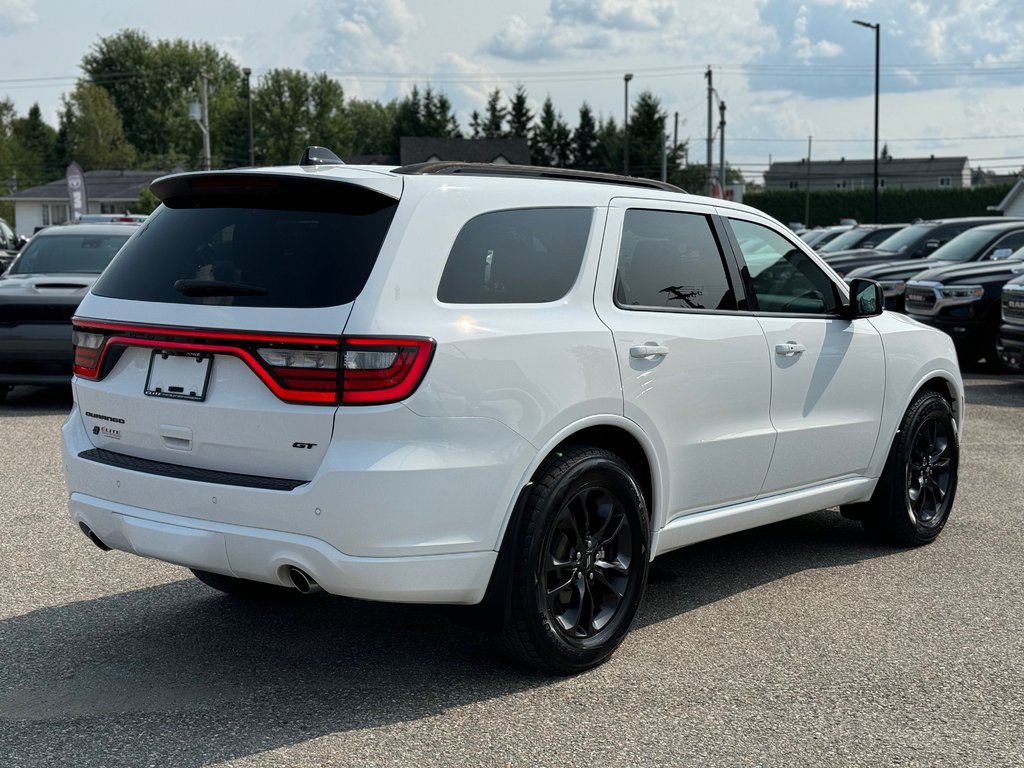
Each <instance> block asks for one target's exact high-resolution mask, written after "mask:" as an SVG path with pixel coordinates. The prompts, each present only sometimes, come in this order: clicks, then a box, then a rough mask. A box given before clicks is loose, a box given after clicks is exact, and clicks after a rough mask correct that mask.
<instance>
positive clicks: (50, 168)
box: [11, 104, 64, 188]
mask: <svg viewBox="0 0 1024 768" xmlns="http://www.w3.org/2000/svg"><path fill="white" fill-rule="evenodd" d="M11 137H12V138H13V140H14V142H15V143H16V145H17V146H19V147H20V148H21V149H23V150H24V151H25V153H26V155H27V159H28V162H27V163H26V165H25V166H23V167H22V168H21V169H20V171H21V172H20V173H19V176H20V178H19V181H18V186H19V187H21V188H25V187H31V186H35V185H37V184H44V183H46V182H47V181H52V180H53V179H56V178H60V176H61V174H62V173H63V172H64V168H63V166H61V164H60V162H59V160H58V159H57V131H56V129H54V128H53V127H52V126H50V125H47V124H46V123H45V122H44V121H43V115H42V112H41V111H40V110H39V105H38V104H33V105H32V106H31V107H29V110H28V115H27V116H26V117H20V118H15V119H14V120H13V121H11Z"/></svg>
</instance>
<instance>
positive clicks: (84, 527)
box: [78, 523, 111, 552]
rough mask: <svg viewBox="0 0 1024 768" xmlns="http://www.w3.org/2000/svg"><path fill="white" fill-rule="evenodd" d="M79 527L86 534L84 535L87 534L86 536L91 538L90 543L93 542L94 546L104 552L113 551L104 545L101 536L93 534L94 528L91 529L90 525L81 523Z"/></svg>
mask: <svg viewBox="0 0 1024 768" xmlns="http://www.w3.org/2000/svg"><path fill="white" fill-rule="evenodd" d="M78 527H79V528H81V529H82V533H84V534H85V535H86V536H88V537H89V541H91V542H92V543H93V544H95V545H96V546H97V547H99V548H100V549H102V550H103V551H104V552H109V551H110V549H111V548H110V547H108V546H107V545H106V544H104V543H103V542H102V541H101V540H100V537H99V536H97V535H96V534H95V533H93V532H92V528H90V527H89V526H88V525H86V524H85V523H79V524H78Z"/></svg>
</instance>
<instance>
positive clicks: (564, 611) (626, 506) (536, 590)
mask: <svg viewBox="0 0 1024 768" xmlns="http://www.w3.org/2000/svg"><path fill="white" fill-rule="evenodd" d="M513 545H514V546H515V558H514V564H513V572H512V580H511V587H510V601H509V602H510V611H509V620H508V622H507V623H506V626H505V630H504V637H503V639H504V644H505V647H506V649H507V650H509V651H510V652H511V653H512V655H513V656H514V657H516V658H517V659H518V660H520V661H522V662H523V663H525V664H527V665H529V666H532V667H535V668H537V669H540V670H542V671H545V672H550V673H555V674H562V675H568V674H574V673H577V672H582V671H584V670H586V669H590V668H592V667H595V666H597V665H598V664H601V663H602V662H604V661H605V660H606V659H608V657H609V656H611V654H612V652H613V651H614V650H615V648H616V647H617V646H618V644H619V643H620V642H621V641H622V639H623V637H625V635H626V632H627V631H628V630H629V626H630V624H631V623H632V621H633V616H634V615H635V614H636V609H637V606H639V604H640V598H641V597H642V595H643V592H644V587H645V586H646V583H647V569H648V563H649V560H650V557H649V547H650V522H649V519H648V514H647V504H646V502H645V501H644V497H643V494H642V493H641V492H640V488H639V485H638V484H637V481H636V478H635V477H634V476H633V473H632V471H631V470H630V469H629V467H628V466H627V465H626V463H625V462H624V461H622V459H620V458H619V457H618V456H616V455H614V454H612V453H610V452H608V451H605V450H602V449H599V448H588V447H571V448H568V449H566V450H564V451H561V452H559V453H557V454H555V455H554V456H552V457H551V458H550V459H549V460H548V461H547V462H546V463H545V464H544V465H542V466H541V468H540V470H538V476H537V477H536V479H535V482H534V484H533V488H532V491H531V492H530V495H529V497H528V499H527V501H526V505H525V508H524V516H523V519H522V524H521V525H520V529H519V535H518V536H517V538H516V540H515V541H513Z"/></svg>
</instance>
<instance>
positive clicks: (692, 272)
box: [615, 209, 736, 310]
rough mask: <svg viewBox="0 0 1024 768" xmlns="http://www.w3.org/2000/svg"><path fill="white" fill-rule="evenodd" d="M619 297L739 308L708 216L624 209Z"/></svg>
mask: <svg viewBox="0 0 1024 768" xmlns="http://www.w3.org/2000/svg"><path fill="white" fill-rule="evenodd" d="M615 299H616V303H617V304H618V305H619V306H621V307H626V308H633V307H636V308H641V307H644V308H658V309H720V310H732V309H736V295H735V293H734V292H733V290H732V286H731V285H730V283H729V277H728V274H727V272H726V269H725V263H724V262H723V260H722V253H721V249H720V248H719V247H718V241H717V240H716V239H715V236H714V233H713V231H712V229H711V222H710V221H709V219H708V217H707V216H703V215H701V214H696V213H682V212H679V211H652V210H638V209H637V210H629V211H626V216H625V221H624V224H623V232H622V242H621V244H620V246H619V264H618V275H617V281H616V296H615Z"/></svg>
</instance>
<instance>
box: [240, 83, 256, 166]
mask: <svg viewBox="0 0 1024 768" xmlns="http://www.w3.org/2000/svg"><path fill="white" fill-rule="evenodd" d="M242 74H243V75H245V101H246V106H247V107H248V109H249V167H250V168H255V167H256V147H255V145H254V144H253V141H252V88H251V87H250V86H249V76H250V75H251V74H252V69H250V68H249V67H242Z"/></svg>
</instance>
